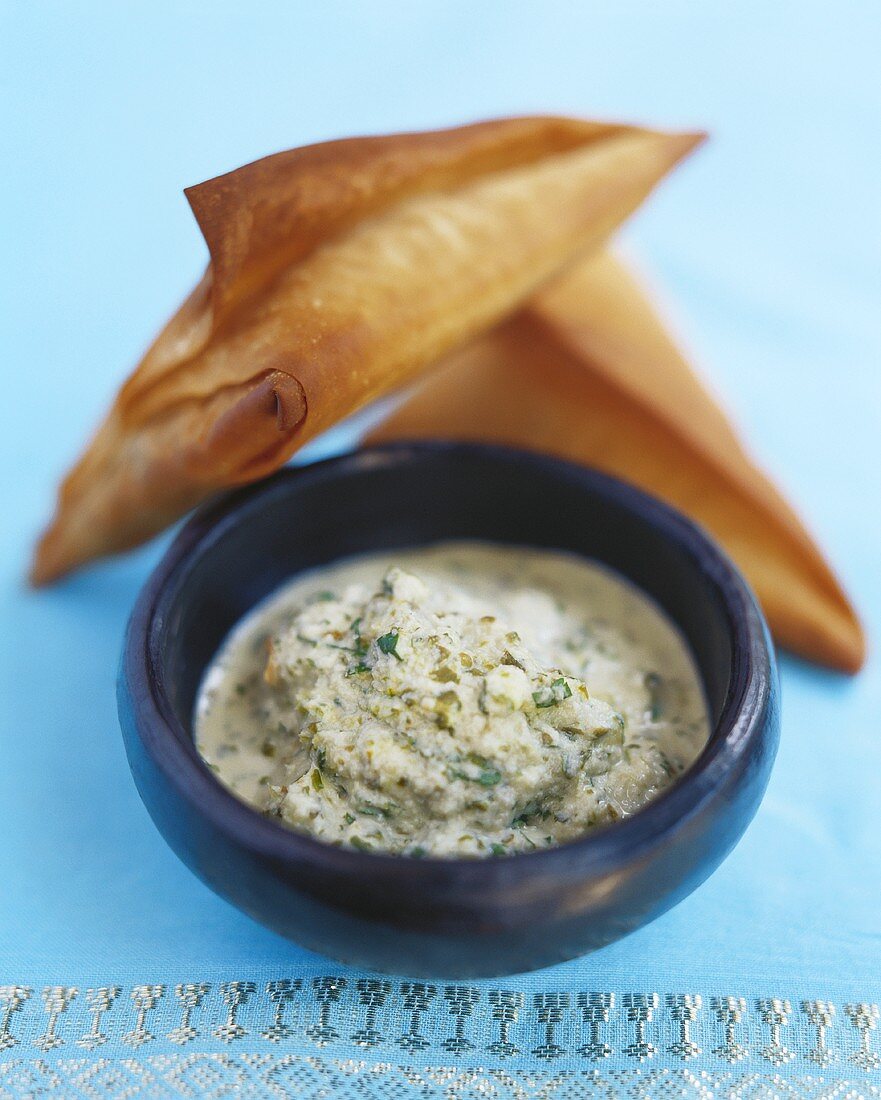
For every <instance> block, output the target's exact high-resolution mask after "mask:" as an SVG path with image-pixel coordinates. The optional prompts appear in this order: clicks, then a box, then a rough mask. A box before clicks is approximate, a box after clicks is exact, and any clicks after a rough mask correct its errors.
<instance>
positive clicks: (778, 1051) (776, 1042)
mask: <svg viewBox="0 0 881 1100" xmlns="http://www.w3.org/2000/svg"><path fill="white" fill-rule="evenodd" d="M756 1008H757V1009H758V1011H759V1015H760V1016H761V1017H762V1021H763V1023H766V1024H767V1025H768V1027H769V1029H770V1033H771V1034H770V1039H769V1041H768V1043H767V1044H766V1045H765V1046H764V1047H762V1049H761V1050H760V1051H759V1053H760V1054H761V1056H762V1057H763V1058H765V1059H767V1060H768V1061H769V1062H770V1063H771V1065H772V1066H782V1065H784V1064H785V1063H786V1062H789V1061H791V1059H793V1058H794V1057H795V1053H794V1052H793V1051H791V1050H789V1049H788V1048H787V1047H786V1046H784V1044H783V1040H782V1039H781V1037H780V1035H781V1031H782V1029H783V1028H784V1027H786V1025H787V1024H788V1023H789V1017H790V1016H791V1015H792V1005H791V1004H790V1003H789V1001H787V1000H784V999H781V998H780V997H763V998H760V999H759V1000H758V1001H756Z"/></svg>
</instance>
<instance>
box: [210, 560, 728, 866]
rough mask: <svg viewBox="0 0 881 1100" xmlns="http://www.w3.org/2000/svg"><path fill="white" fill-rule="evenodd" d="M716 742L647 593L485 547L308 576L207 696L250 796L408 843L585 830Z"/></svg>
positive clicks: (630, 804)
mask: <svg viewBox="0 0 881 1100" xmlns="http://www.w3.org/2000/svg"><path fill="white" fill-rule="evenodd" d="M707 733H708V728H707V717H706V711H705V705H704V700H703V696H702V693H701V690H700V686H699V683H698V680H697V676H696V673H695V670H694V667H693V665H692V662H691V658H690V656H689V654H688V652H687V649H686V647H685V645H684V643H683V641H682V640H681V638H680V637H679V635H678V634H677V632H676V631H675V629H674V628H673V626H672V625H671V624H670V623H669V622H667V621H666V619H665V618H664V617H663V616H662V615H661V613H660V612H659V611H658V610H657V609H656V608H655V607H654V605H653V604H651V602H650V601H649V600H647V599H646V597H644V596H643V595H642V594H641V593H639V592H638V591H637V590H636V589H635V588H633V586H631V585H629V584H627V583H626V582H624V581H622V580H621V579H619V578H617V577H616V576H615V575H613V574H611V573H610V572H608V571H607V570H604V569H602V568H600V567H599V566H596V565H592V564H589V563H587V562H584V561H582V560H580V559H578V558H575V557H574V556H571V555H565V554H559V553H553V552H546V551H534V550H525V549H519V548H504V547H496V546H492V547H491V546H482V545H480V544H470V543H459V544H448V545H443V546H438V547H435V548H431V549H428V550H419V551H405V552H401V553H398V554H395V555H393V556H389V555H371V556H367V557H364V558H361V559H356V560H352V561H349V562H344V563H341V564H339V565H335V566H331V567H329V568H327V569H323V570H318V571H315V572H314V573H313V574H309V575H307V576H304V577H302V578H298V579H296V580H295V581H293V582H292V583H291V584H290V585H288V586H286V587H285V588H284V589H283V590H282V591H281V592H280V593H278V594H277V595H276V596H274V597H273V598H272V599H271V600H270V601H268V602H267V603H266V604H264V605H263V606H262V607H259V608H257V609H256V610H255V611H254V612H253V613H252V614H251V615H250V616H248V617H247V619H245V620H244V622H243V623H242V624H240V625H239V627H237V629H236V630H235V631H233V633H232V635H231V636H230V638H229V639H228V640H227V642H226V643H225V645H224V647H223V648H222V649H221V651H220V653H219V654H218V656H217V658H216V659H215V661H214V663H213V664H212V666H211V668H210V669H209V671H208V673H207V675H206V678H205V681H204V683H203V685H202V689H201V692H200V695H199V699H198V703H197V708H196V740H197V744H198V747H199V749H200V752H201V753H202V755H203V756H204V758H205V760H206V762H208V764H209V766H211V767H212V768H213V769H215V770H216V772H217V774H218V776H219V778H220V779H221V781H222V782H224V783H225V784H226V785H227V786H228V787H230V788H231V789H232V790H233V791H234V792H235V793H236V794H237V795H238V796H239V797H241V798H242V799H244V800H245V801H247V802H250V803H251V804H252V805H254V806H256V807H257V808H259V809H260V810H262V811H263V812H265V813H267V814H269V815H271V816H274V817H277V818H278V819H280V820H281V821H282V822H283V823H285V824H286V825H288V826H290V827H291V828H293V829H297V830H300V831H303V832H308V833H311V834H312V835H314V836H316V837H319V838H320V839H322V840H325V841H327V842H329V843H332V844H341V845H348V846H351V847H355V848H358V849H361V850H369V851H378V852H394V853H400V854H402V855H410V856H456V857H469V856H470V857H475V856H493V855H508V854H511V853H514V852H522V851H532V850H533V849H535V848H538V847H547V846H548V845H549V844H558V843H561V842H563V841H566V840H570V839H573V838H574V837H577V836H580V835H583V834H584V833H586V832H588V831H589V830H591V829H593V828H596V827H598V826H602V825H604V824H608V823H611V822H613V821H616V820H618V819H619V818H621V817H626V816H628V815H629V814H631V813H633V812H635V811H636V810H638V809H639V808H640V807H641V806H642V805H644V804H645V803H646V802H647V801H649V800H650V799H651V798H653V797H655V796H656V795H657V794H658V793H659V792H660V791H661V790H662V789H663V788H664V787H666V786H668V785H669V784H670V783H671V782H672V781H673V780H674V779H675V778H676V777H677V776H678V775H680V774H681V772H682V771H683V770H684V769H685V768H686V767H687V766H688V765H689V764H690V763H691V762H692V761H693V759H694V758H695V756H696V755H697V753H698V752H699V751H700V749H701V747H702V746H703V744H704V743H705V741H706V738H707ZM267 766H268V767H269V768H270V769H272V770H271V771H270V773H269V775H267Z"/></svg>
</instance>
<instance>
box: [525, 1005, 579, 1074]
mask: <svg viewBox="0 0 881 1100" xmlns="http://www.w3.org/2000/svg"><path fill="white" fill-rule="evenodd" d="M569 1001H570V997H569V994H568V993H536V994H535V998H534V1002H535V1010H536V1014H537V1015H538V1022H539V1023H540V1024H542V1025H543V1026H544V1029H545V1035H544V1042H543V1043H539V1045H538V1046H537V1047H535V1048H534V1049H533V1051H532V1053H533V1054H534V1055H535V1056H536V1058H541V1059H542V1060H543V1061H546V1062H549V1061H550V1060H551V1059H553V1058H559V1057H560V1056H561V1055H562V1054H565V1053H566V1050H565V1048H564V1047H562V1046H560V1045H559V1043H558V1042H557V1039H556V1032H557V1026H558V1025H559V1024H561V1023H562V1022H563V1019H564V1017H565V1014H566V1009H568V1007H569Z"/></svg>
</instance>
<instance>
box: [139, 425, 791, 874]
mask: <svg viewBox="0 0 881 1100" xmlns="http://www.w3.org/2000/svg"><path fill="white" fill-rule="evenodd" d="M420 455H425V456H441V457H443V456H445V455H448V456H450V457H451V458H455V459H463V458H464V459H465V460H466V461H481V460H485V459H488V460H491V461H493V462H496V463H499V462H502V463H506V464H508V465H513V466H520V467H521V468H522V467H529V468H530V469H531V470H532V471H533V472H536V471H538V472H539V473H541V472H543V471H544V472H546V473H549V474H553V475H554V476H555V477H557V478H559V477H560V476H563V477H565V478H566V479H568V480H569V481H571V482H573V483H574V485H575V486H576V487H577V486H581V487H582V489H586V490H588V491H589V492H591V493H593V494H600V495H603V496H605V497H607V498H611V499H612V500H613V501H614V502H615V503H616V504H618V505H620V506H623V507H624V508H626V509H628V510H630V511H632V512H636V513H637V515H638V517H639V518H640V519H641V520H643V521H645V522H648V523H650V524H651V525H653V526H654V527H655V528H656V529H657V530H659V531H660V532H661V534H662V535H663V536H665V537H667V538H669V539H671V540H672V541H674V542H675V543H677V545H678V547H679V548H680V549H681V550H683V551H684V552H685V553H686V555H687V556H688V557H689V558H690V559H691V560H692V561H693V563H694V565H695V567H696V569H697V570H698V571H699V572H700V573H702V574H704V576H705V577H706V578H708V579H709V581H710V582H711V583H712V584H713V585H714V587H715V589H716V591H717V593H718V595H719V597H720V601H721V603H722V606H723V609H724V612H725V616H726V620H727V622H726V625H727V628H728V630H729V632H730V634H731V638H732V662H731V672H730V679H729V686H728V691H727V694H726V697H725V700H724V702H723V705H722V710H721V713H720V716H719V720H718V721H717V723H716V724H715V726H714V728H713V729H712V731H711V733H710V737H709V740H708V742H707V744H706V746H705V747H704V749H703V751H702V752H701V754H700V755H699V756H698V758H697V760H696V761H695V762H694V763H693V764H692V765H691V767H690V768H688V769H687V770H686V772H685V773H684V774H683V775H682V776H681V777H680V778H679V779H677V780H676V782H675V783H673V784H672V785H671V786H670V787H668V788H667V789H666V790H665V791H664V792H662V793H661V794H660V795H659V796H658V797H657V798H655V799H653V800H652V801H651V802H649V803H648V804H647V805H645V806H644V807H642V809H640V810H639V811H637V812H636V813H635V814H633V815H632V816H631V817H628V818H625V819H622V820H620V821H617V822H615V823H613V824H611V825H607V826H604V827H603V828H602V829H599V830H597V831H596V832H593V833H588V834H586V835H585V836H583V837H578V838H575V839H573V840H569V841H567V842H565V843H563V844H559V845H554V846H552V847H549V848H543V849H538V850H536V851H530V852H516V853H512V854H510V855H506V856H504V857H487V858H480V859H476V858H470V859H464V858H458V857H433V856H426V857H421V858H418V859H414V858H410V857H406V856H402V855H395V854H389V853H382V852H364V851H360V850H356V849H349V848H342V847H336V846H334V845H331V844H328V843H326V842H325V841H322V840H319V839H317V838H315V837H312V836H309V835H308V834H306V833H299V832H296V831H294V830H292V829H289V828H288V827H286V826H284V825H281V824H279V823H277V822H275V821H274V820H272V819H271V818H267V817H264V816H263V815H262V814H260V812H259V811H257V810H255V809H253V808H252V807H251V806H249V805H247V804H246V803H245V802H242V801H240V800H239V799H238V798H237V797H236V796H235V795H234V794H232V792H231V791H229V790H228V789H227V788H226V787H224V786H223V785H222V784H221V783H220V781H219V780H218V779H217V778H216V777H215V776H214V774H213V772H212V771H211V770H210V769H209V768H208V766H207V765H206V764H205V762H204V761H203V760H202V758H201V756H199V753H198V750H197V749H196V746H195V742H194V740H193V737H192V735H191V734H190V732H189V731H188V730H187V729H186V728H185V727H184V726H183V724H182V723H180V722H179V721H178V719H177V716H176V715H175V713H174V709H173V707H172V705H171V702H170V700H169V699H168V696H167V694H166V692H165V690H164V686H163V683H162V675H161V671H160V669H161V664H160V657H161V644H162V638H163V629H164V625H165V622H166V621H167V615H166V612H167V610H168V608H169V607H171V606H172V604H173V601H174V599H175V598H177V596H178V594H179V593H180V591H181V590H182V586H183V584H184V582H185V579H186V576H187V573H188V571H189V569H190V568H192V566H193V564H194V562H195V561H196V560H197V558H199V557H201V556H202V555H204V554H206V553H210V551H211V548H212V546H213V545H214V544H215V543H216V542H218V541H220V539H221V538H222V537H223V535H224V534H225V533H226V532H227V531H228V530H229V529H230V528H231V527H233V526H236V525H238V524H239V523H241V522H243V521H244V520H245V519H246V517H247V514H248V513H249V512H251V511H252V510H253V509H256V508H259V507H260V506H262V505H263V504H265V503H266V502H268V500H269V499H270V498H272V497H273V496H275V495H276V494H278V493H284V492H286V491H287V490H288V487H289V486H290V485H292V484H299V483H308V482H310V481H316V480H319V479H324V478H327V477H335V476H340V475H343V476H345V475H348V474H351V473H355V474H357V473H358V472H359V470H361V469H364V468H367V467H375V466H376V465H378V464H379V465H384V466H386V467H392V466H406V465H408V464H409V463H411V462H412V461H413V460H414V459H418V457H419V456H420ZM490 541H491V540H490ZM524 545H525V544H524ZM610 565H611V567H612V568H614V564H613V563H610ZM775 679H776V672H775V663H774V656H773V648H772V644H771V641H770V635H769V633H768V628H767V625H766V623H765V621H764V618H763V616H762V613H761V611H760V610H759V606H758V603H757V601H756V599H755V597H754V595H753V594H752V591H751V590H750V588H749V586H748V585H747V583H746V581H745V580H744V578H743V577H742V576H741V574H740V572H739V571H738V569H737V568H736V567H735V565H734V564H733V563H732V562H731V560H730V559H729V558H728V556H727V554H726V553H725V552H724V551H723V550H722V549H721V548H720V547H719V546H718V545H717V544H716V543H715V542H714V541H713V540H712V539H711V538H710V536H709V535H707V534H706V533H705V532H704V531H703V529H702V528H700V527H699V526H698V525H697V524H696V523H694V522H693V521H692V520H690V519H688V518H687V517H685V516H684V515H682V514H681V513H680V512H678V511H677V510H676V509H674V508H672V507H671V506H670V505H668V504H666V503H664V502H662V501H660V500H659V499H657V498H656V497H654V496H652V495H651V494H649V493H646V492H645V491H643V490H642V489H638V488H636V487H635V486H633V485H631V484H629V483H627V482H624V481H622V480H620V479H618V478H615V477H612V476H610V475H608V474H605V473H601V472H599V471H597V470H594V469H591V468H587V467H583V466H579V465H576V464H574V463H570V462H568V461H566V460H564V459H560V458H555V457H552V456H548V455H542V454H536V453H533V452H527V451H522V450H518V449H515V448H510V447H503V446H496V445H488V444H477V443H451V442H422V441H420V442H415V443H409V442H399V443H392V444H383V445H380V446H371V447H364V448H362V449H358V450H352V451H346V452H345V453H342V454H337V455H334V456H332V457H330V458H325V459H322V460H320V461H317V462H312V463H308V464H304V465H299V466H288V467H284V468H283V469H281V470H279V471H277V472H276V473H275V474H273V475H272V476H270V477H269V478H266V479H264V480H262V481H259V482H255V483H252V484H250V485H247V486H243V487H241V488H238V489H234V490H232V491H231V492H227V493H225V494H224V495H222V496H220V497H219V498H216V499H214V500H212V501H210V502H208V503H207V504H205V505H203V506H202V507H200V508H199V509H197V511H196V512H195V513H194V514H193V515H192V516H191V517H190V518H189V519H188V520H187V521H186V522H185V523H184V525H183V526H182V528H181V529H180V531H179V532H178V534H177V535H176V537H175V538H174V540H173V541H172V543H171V545H170V546H169V547H168V549H167V550H166V552H165V554H164V555H163V557H162V558H161V560H160V561H159V563H158V565H157V566H156V567H155V569H154V570H153V572H152V573H151V575H150V577H149V578H148V580H147V582H146V583H145V584H144V586H143V588H142V589H141V592H140V594H139V596H138V598H137V601H136V603H135V606H134V608H133V610H132V614H131V617H130V619H129V622H128V626H127V628H126V633H125V642H124V646H123V652H122V659H121V663H120V670H119V682H118V687H119V702H120V716H121V717H122V712H123V708H124V706H125V705H126V704H128V705H130V707H131V710H132V717H133V721H132V723H130V726H133V727H134V730H135V732H136V735H137V737H138V738H139V739H140V741H141V743H142V745H143V746H144V748H145V750H146V751H147V752H148V753H149V755H150V757H151V759H152V761H153V762H154V764H155V765H156V767H158V769H159V770H160V771H161V772H162V773H163V775H164V777H165V779H166V780H167V782H169V783H170V784H171V785H172V786H173V787H174V788H175V789H176V791H177V793H178V794H179V795H180V796H181V797H182V798H183V799H184V800H185V801H186V802H187V803H189V804H190V805H191V806H194V807H195V809H196V811H197V812H198V813H200V814H202V815H203V816H205V817H207V818H208V819H209V821H210V822H211V824H212V826H213V827H214V828H215V829H216V830H218V831H219V832H220V833H221V834H225V835H226V836H228V837H229V838H230V839H231V840H232V841H233V842H234V843H236V844H238V845H239V846H242V847H245V848H247V849H249V850H251V851H252V852H254V853H255V854H259V855H260V856H262V857H264V858H268V859H271V860H277V861H282V862H284V863H288V864H297V865H301V866H302V865H303V864H308V865H312V866H313V867H315V868H316V869H318V870H321V871H323V872H325V873H327V872H331V873H337V874H349V873H351V874H355V875H362V874H363V873H364V872H365V871H368V872H370V873H371V874H373V875H377V876H379V877H380V878H386V877H389V876H391V877H395V878H397V877H399V876H401V875H405V876H407V877H408V878H410V879H413V880H414V881H418V882H420V883H422V884H426V885H427V884H428V883H429V882H431V881H433V880H435V881H438V882H440V883H447V882H449V881H450V880H451V879H452V878H455V882H456V884H457V886H459V887H464V888H466V889H467V888H468V887H469V886H473V887H475V888H483V889H485V888H486V887H487V885H488V884H489V883H493V884H502V885H504V883H505V882H506V881H511V880H512V879H519V878H521V877H523V876H528V875H530V874H541V875H542V876H544V875H546V874H553V873H563V874H566V873H567V872H573V871H576V870H577V873H578V874H579V875H584V874H585V873H590V872H591V871H592V870H596V871H597V872H599V871H603V872H608V871H609V870H610V869H611V868H613V867H615V866H621V865H623V864H624V863H627V862H629V861H630V860H632V859H633V857H634V856H635V855H638V854H639V853H640V852H641V851H644V850H646V849H649V848H651V847H654V846H655V845H656V844H658V843H659V842H660V841H661V840H662V838H665V837H668V836H669V835H670V834H671V833H673V832H676V831H678V830H679V829H680V828H682V827H684V826H685V824H686V822H687V821H688V820H690V819H691V818H693V817H694V816H696V815H697V814H699V813H700V811H701V809H702V808H703V807H704V806H705V804H706V803H707V802H708V801H710V800H712V798H713V797H714V795H716V794H717V793H718V792H719V788H720V787H721V786H723V785H724V781H725V779H726V777H727V776H729V775H730V774H731V773H732V772H733V771H735V770H736V769H737V768H738V766H739V765H742V764H743V763H744V760H745V758H746V757H747V755H748V752H749V749H750V746H751V744H752V743H753V741H754V740H755V739H756V737H761V735H762V734H763V731H764V728H765V722H764V714H765V711H766V709H767V707H768V705H769V703H770V699H771V693H772V686H773V683H774V681H775Z"/></svg>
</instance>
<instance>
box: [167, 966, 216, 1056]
mask: <svg viewBox="0 0 881 1100" xmlns="http://www.w3.org/2000/svg"><path fill="white" fill-rule="evenodd" d="M210 988H211V987H210V986H209V985H208V983H207V982H183V983H179V984H178V985H176V986H175V987H174V995H175V997H176V998H177V1000H178V1001H180V1004H181V1016H180V1023H179V1024H178V1025H177V1027H174V1028H172V1029H171V1031H169V1033H168V1039H169V1041H170V1042H172V1043H175V1044H176V1045H177V1046H180V1047H182V1046H184V1045H185V1044H186V1043H191V1042H192V1041H193V1040H194V1039H196V1038H198V1035H199V1032H198V1031H197V1030H196V1028H195V1027H193V1024H192V1019H193V1013H194V1012H195V1011H196V1009H197V1008H198V1007H199V1005H200V1004H201V1003H202V1000H203V998H204V997H205V995H206V994H207V992H208V990H209V989H210Z"/></svg>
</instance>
